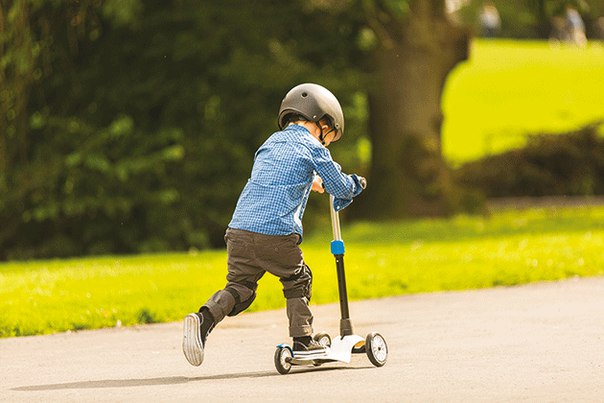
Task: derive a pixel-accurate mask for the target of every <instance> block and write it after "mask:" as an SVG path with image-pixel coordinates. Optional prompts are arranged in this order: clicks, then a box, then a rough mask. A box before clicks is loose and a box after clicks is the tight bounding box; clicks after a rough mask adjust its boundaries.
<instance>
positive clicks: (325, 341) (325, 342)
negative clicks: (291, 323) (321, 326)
mask: <svg viewBox="0 0 604 403" xmlns="http://www.w3.org/2000/svg"><path fill="white" fill-rule="evenodd" d="M313 339H314V340H315V341H316V342H317V343H319V344H320V345H322V346H323V347H331V337H330V336H329V334H327V333H325V332H319V333H317V334H315V335H314V337H313Z"/></svg>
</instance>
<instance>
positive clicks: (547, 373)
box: [0, 278, 604, 402]
mask: <svg viewBox="0 0 604 403" xmlns="http://www.w3.org/2000/svg"><path fill="white" fill-rule="evenodd" d="M313 310H314V312H315V316H316V319H315V329H316V330H327V331H328V332H329V333H330V334H332V335H336V334H337V330H338V318H339V308H338V305H326V306H315V307H313ZM351 316H352V322H353V325H354V330H355V333H357V334H359V335H362V336H365V335H366V334H367V333H369V332H371V331H378V332H380V333H381V334H383V336H384V337H385V338H386V340H387V342H388V346H389V350H390V352H389V356H388V362H387V363H386V365H385V366H384V367H382V368H376V367H373V366H372V365H371V363H370V362H369V360H368V359H367V357H366V356H365V355H355V356H353V360H352V362H351V363H350V364H326V365H324V366H321V367H318V368H313V367H296V368H294V369H292V371H291V372H290V373H289V374H288V375H279V374H278V373H277V371H276V370H275V367H274V364H273V354H274V351H275V345H276V344H278V343H281V342H285V341H288V339H287V332H286V328H287V322H286V318H285V313H284V311H283V310H278V311H270V312H262V313H249V314H243V315H240V316H238V317H235V318H227V319H226V320H225V321H224V322H222V323H221V324H220V326H219V327H218V328H217V329H215V330H214V332H213V333H212V334H211V335H210V338H209V339H208V345H207V351H206V356H205V361H204V363H203V364H202V366H201V367H192V366H190V365H189V364H188V363H187V361H186V360H185V358H184V357H183V355H182V352H181V347H180V344H181V337H182V336H181V332H182V330H181V327H182V326H181V323H169V324H161V325H149V326H141V327H135V328H116V329H105V330H98V331H82V332H74V333H65V334H58V335H52V336H36V337H23V338H10V339H0V401H10V402H19V401H44V402H48V401H60V402H69V401H78V402H82V401H101V402H102V401H111V402H113V401H162V402H164V401H204V400H205V401H212V402H214V401H225V402H226V401H229V402H232V401H246V402H247V401H262V402H266V401H279V402H281V401H294V402H309V401H313V402H314V401H330V402H334V401H338V402H340V401H345V402H355V401H359V402H367V401H372V400H373V401H379V402H399V401H405V402H409V401H464V402H465V401H489V402H490V401H498V402H499V401H548V402H550V401H573V402H576V401H593V402H604V278H595V279H574V280H568V281H563V282H556V283H539V284H532V285H528V286H521V287H511V288H495V289H489V290H480V291H467V292H444V293H432V294H422V295H414V296H403V297H396V298H387V299H381V300H372V301H362V302H355V303H352V304H351Z"/></svg>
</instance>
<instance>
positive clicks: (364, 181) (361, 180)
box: [359, 176, 367, 189]
mask: <svg viewBox="0 0 604 403" xmlns="http://www.w3.org/2000/svg"><path fill="white" fill-rule="evenodd" d="M359 184H360V185H361V187H362V188H363V189H366V188H367V179H366V178H365V177H363V176H359Z"/></svg>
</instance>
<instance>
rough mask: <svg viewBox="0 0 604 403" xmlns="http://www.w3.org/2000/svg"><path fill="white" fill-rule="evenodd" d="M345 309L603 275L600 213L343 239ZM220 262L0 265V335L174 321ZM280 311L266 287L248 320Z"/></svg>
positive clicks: (185, 257)
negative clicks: (358, 303)
mask: <svg viewBox="0 0 604 403" xmlns="http://www.w3.org/2000/svg"><path fill="white" fill-rule="evenodd" d="M343 234H344V238H345V240H346V249H347V252H346V268H347V279H348V289H349V295H350V297H351V299H353V300H355V299H365V298H375V297H383V296H389V295H400V294H408V293H418V292H429V291H438V290H461V289H474V288H483V287H491V286H497V285H514V284H522V283H526V282H531V281H542V280H557V279H563V278H568V277H572V276H600V275H604V254H603V253H602V250H604V207H585V208H573V209H533V210H525V211H521V212H515V211H507V212H505V211H504V212H499V213H496V214H494V215H492V216H490V217H478V216H476V217H475V216H472V217H469V216H458V217H455V218H452V219H435V220H418V221H409V222H399V223H388V224H387V223H384V224H369V223H359V224H356V225H353V226H350V227H344V228H343ZM330 239H331V237H330V234H328V233H316V234H314V235H313V236H312V237H310V238H309V239H307V240H306V241H305V242H304V244H303V250H304V252H305V258H306V260H307V263H308V264H309V265H310V266H311V267H312V269H313V272H314V294H313V303H314V304H323V303H329V302H335V301H337V298H338V297H337V283H336V275H335V268H334V262H333V257H332V256H331V255H330V253H329V241H330ZM225 262H226V256H225V253H224V251H207V252H201V253H198V254H171V255H144V256H137V257H102V258H85V259H70V260H52V261H37V262H27V263H3V264H0V312H1V315H0V336H3V337H6V336H15V335H33V334H45V333H53V332H58V331H65V330H72V329H92V328H99V327H111V326H116V325H118V324H121V325H124V326H125V325H131V324H135V323H152V322H165V321H175V320H180V319H181V318H182V317H183V316H184V315H185V314H187V313H188V312H190V311H192V310H196V309H197V308H198V307H199V305H201V303H203V302H204V301H205V300H206V299H207V298H208V297H209V296H210V295H211V294H212V293H213V292H214V291H215V290H217V289H219V288H222V287H223V286H224V282H225V280H224V279H225V275H226V269H225ZM283 306H284V300H283V296H282V293H281V287H280V284H279V282H278V281H277V280H276V279H275V278H273V277H270V276H265V278H263V279H262V280H261V284H260V287H259V293H258V298H257V299H256V301H255V302H254V304H253V305H252V307H251V310H265V309H272V308H279V307H283Z"/></svg>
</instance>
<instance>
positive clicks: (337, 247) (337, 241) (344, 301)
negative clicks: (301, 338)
mask: <svg viewBox="0 0 604 403" xmlns="http://www.w3.org/2000/svg"><path fill="white" fill-rule="evenodd" d="M333 203H334V196H333V195H329V205H330V213H331V228H332V231H333V241H331V253H332V254H333V255H334V257H335V259H336V271H337V273H338V292H339V294H340V313H341V319H340V335H341V336H342V337H344V336H350V335H352V334H353V332H352V322H351V321H350V312H349V310H348V292H347V289H346V273H345V271H344V241H343V240H342V233H341V231H340V216H339V214H338V212H337V211H336V210H335V208H334V206H333Z"/></svg>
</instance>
